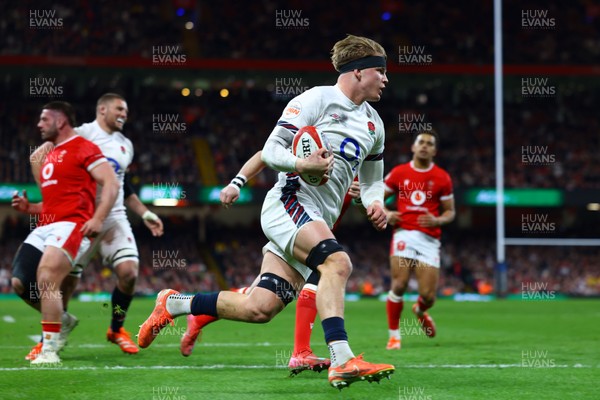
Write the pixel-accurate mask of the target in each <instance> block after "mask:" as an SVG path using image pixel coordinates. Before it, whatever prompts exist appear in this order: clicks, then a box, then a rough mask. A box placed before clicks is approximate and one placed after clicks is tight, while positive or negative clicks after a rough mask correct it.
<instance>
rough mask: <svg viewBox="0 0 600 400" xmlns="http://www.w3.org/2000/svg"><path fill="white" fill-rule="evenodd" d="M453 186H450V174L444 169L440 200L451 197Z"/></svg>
mask: <svg viewBox="0 0 600 400" xmlns="http://www.w3.org/2000/svg"><path fill="white" fill-rule="evenodd" d="M452 195H453V188H452V179H451V178H450V175H449V174H448V173H447V172H446V171H444V185H443V186H442V190H441V192H440V200H441V201H444V200H448V199H450V198H452Z"/></svg>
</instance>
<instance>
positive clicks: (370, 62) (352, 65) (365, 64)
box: [340, 56, 385, 74]
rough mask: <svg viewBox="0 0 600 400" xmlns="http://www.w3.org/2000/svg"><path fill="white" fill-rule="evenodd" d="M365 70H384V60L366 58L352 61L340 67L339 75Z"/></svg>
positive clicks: (380, 57)
mask: <svg viewBox="0 0 600 400" xmlns="http://www.w3.org/2000/svg"><path fill="white" fill-rule="evenodd" d="M365 68H385V58H384V57H382V56H367V57H363V58H359V59H358V60H352V61H350V62H348V63H346V64H344V65H342V66H340V74H343V73H345V72H348V71H354V70H355V69H365Z"/></svg>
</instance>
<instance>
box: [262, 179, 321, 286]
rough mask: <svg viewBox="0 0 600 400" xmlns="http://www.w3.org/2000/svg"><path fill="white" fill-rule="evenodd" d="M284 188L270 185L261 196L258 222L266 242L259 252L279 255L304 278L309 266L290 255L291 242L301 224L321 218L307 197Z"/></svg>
mask: <svg viewBox="0 0 600 400" xmlns="http://www.w3.org/2000/svg"><path fill="white" fill-rule="evenodd" d="M285 192H286V191H285V188H273V189H271V190H270V191H269V193H268V194H267V196H266V197H265V201H264V203H263V207H262V211H261V215H260V223H261V226H262V229H263V232H264V233H265V236H267V238H268V239H269V240H270V242H269V243H267V244H266V245H265V246H264V247H263V254H264V253H265V252H267V251H270V252H271V253H273V254H275V255H277V256H278V257H280V258H282V259H283V260H284V261H285V262H286V263H288V264H289V265H290V266H292V267H293V268H294V269H296V270H297V271H298V272H299V273H300V275H302V276H303V277H304V280H306V279H308V277H309V276H310V274H311V273H312V270H311V269H310V268H308V267H307V266H306V265H304V264H302V263H300V262H299V261H298V260H296V259H295V258H294V257H293V256H292V254H293V250H294V242H295V241H296V236H297V235H298V231H299V230H300V228H301V227H302V226H303V225H304V224H306V223H307V222H310V221H324V220H323V218H322V217H321V213H320V211H318V210H319V208H318V207H316V206H315V205H314V204H313V203H312V200H311V199H310V198H308V197H306V196H301V195H298V194H297V193H296V192H294V191H292V192H290V193H285Z"/></svg>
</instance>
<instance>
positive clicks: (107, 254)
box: [71, 217, 139, 277]
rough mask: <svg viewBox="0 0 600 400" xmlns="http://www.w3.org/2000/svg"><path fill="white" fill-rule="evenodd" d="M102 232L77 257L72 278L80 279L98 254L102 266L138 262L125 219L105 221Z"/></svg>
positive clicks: (132, 239) (135, 248)
mask: <svg viewBox="0 0 600 400" xmlns="http://www.w3.org/2000/svg"><path fill="white" fill-rule="evenodd" d="M102 228H103V229H102V232H100V234H98V236H96V237H95V238H94V240H93V241H92V244H91V246H90V247H89V249H88V250H87V251H86V252H85V253H84V254H82V255H81V256H80V257H77V260H76V261H75V270H74V271H73V272H72V273H71V275H73V276H77V277H80V276H81V272H82V271H83V268H85V267H86V266H87V265H88V264H89V263H90V261H91V260H92V259H93V258H94V256H95V255H96V254H97V253H98V252H100V257H101V258H102V264H103V265H110V266H112V267H113V268H114V267H116V266H117V265H119V264H121V263H122V262H124V261H135V262H136V263H137V262H138V261H139V253H138V248H137V244H136V242H135V237H134V236H133V232H132V230H131V225H130V224H129V221H128V220H127V218H126V217H124V218H119V219H110V218H109V219H107V220H106V221H104V226H103V227H102Z"/></svg>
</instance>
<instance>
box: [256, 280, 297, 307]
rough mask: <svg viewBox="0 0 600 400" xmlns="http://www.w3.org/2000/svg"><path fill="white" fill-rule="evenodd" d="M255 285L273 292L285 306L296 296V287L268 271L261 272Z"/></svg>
mask: <svg viewBox="0 0 600 400" xmlns="http://www.w3.org/2000/svg"><path fill="white" fill-rule="evenodd" d="M256 286H258V287H261V288H263V289H267V290H270V291H271V292H273V293H275V294H276V295H277V297H279V299H280V300H281V301H282V302H283V304H284V305H286V306H287V305H288V304H290V302H291V301H292V300H294V299H295V298H296V289H294V287H293V286H292V284H291V283H289V282H288V281H287V280H285V279H283V278H282V277H280V276H277V275H275V274H272V273H270V272H267V273H264V274H262V275H261V276H260V281H259V282H258V284H257V285H256Z"/></svg>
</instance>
